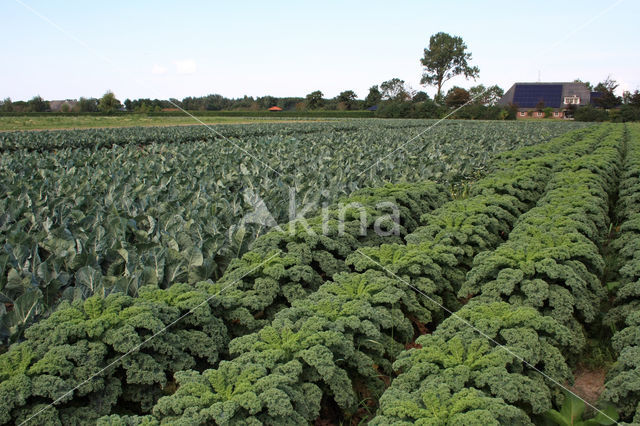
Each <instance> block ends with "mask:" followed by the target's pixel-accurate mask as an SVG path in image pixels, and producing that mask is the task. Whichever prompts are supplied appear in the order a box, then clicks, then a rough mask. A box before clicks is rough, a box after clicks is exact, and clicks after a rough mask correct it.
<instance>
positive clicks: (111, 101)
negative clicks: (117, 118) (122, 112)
mask: <svg viewBox="0 0 640 426" xmlns="http://www.w3.org/2000/svg"><path fill="white" fill-rule="evenodd" d="M121 106H122V105H121V104H120V101H119V100H118V99H116V95H115V94H114V93H113V92H112V91H111V90H108V91H107V93H105V94H104V95H102V97H101V98H100V101H98V109H99V110H100V111H101V112H107V113H110V112H115V111H117V110H118V109H119V108H120V107H121Z"/></svg>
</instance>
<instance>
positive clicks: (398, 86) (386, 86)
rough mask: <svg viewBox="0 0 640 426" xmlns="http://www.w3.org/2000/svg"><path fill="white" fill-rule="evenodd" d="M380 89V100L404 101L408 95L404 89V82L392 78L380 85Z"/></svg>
mask: <svg viewBox="0 0 640 426" xmlns="http://www.w3.org/2000/svg"><path fill="white" fill-rule="evenodd" d="M380 89H382V99H385V100H390V101H405V100H407V99H408V98H409V93H408V91H407V89H406V88H405V87H404V80H400V79H399V78H392V79H391V80H387V81H385V82H383V83H382V84H381V85H380Z"/></svg>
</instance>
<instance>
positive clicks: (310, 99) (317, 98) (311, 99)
mask: <svg viewBox="0 0 640 426" xmlns="http://www.w3.org/2000/svg"><path fill="white" fill-rule="evenodd" d="M322 96H323V95H322V92H321V91H319V90H316V91H314V92H311V93H309V94H308V95H307V108H309V109H318V108H320V107H322V105H323V104H324V99H322Z"/></svg>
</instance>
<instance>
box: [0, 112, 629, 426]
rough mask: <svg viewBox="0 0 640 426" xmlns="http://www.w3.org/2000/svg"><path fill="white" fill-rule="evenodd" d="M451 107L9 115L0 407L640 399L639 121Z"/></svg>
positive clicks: (254, 411)
mask: <svg viewBox="0 0 640 426" xmlns="http://www.w3.org/2000/svg"><path fill="white" fill-rule="evenodd" d="M434 123H435V122H433V121H426V120H389V121H385V120H375V121H373V120H348V121H332V122H326V123H312V122H308V123H277V124H274V123H261V124H251V125H228V126H224V128H223V129H222V128H221V131H223V135H220V134H216V133H212V132H211V131H210V130H207V129H206V128H203V127H164V128H163V127H149V128H126V129H91V130H74V131H51V132H11V133H3V134H0V152H2V156H1V157H0V212H2V213H1V215H0V247H1V249H0V272H1V274H0V297H2V299H3V300H1V301H2V302H3V305H0V315H2V317H1V318H2V328H1V329H0V332H1V333H2V336H1V337H2V339H3V343H4V344H5V345H7V346H6V347H5V353H3V354H2V355H0V381H1V382H0V424H9V423H18V424H19V423H22V422H26V421H29V422H39V423H47V424H59V423H62V424H67V423H69V424H81V423H82V424H84V423H95V422H98V423H100V424H104V425H108V424H109V425H110V424H113V425H115V424H159V423H163V424H164V423H166V424H176V423H178V424H261V423H266V424H309V423H313V422H316V423H317V424H340V423H343V424H344V423H349V424H357V423H359V422H369V423H370V424H375V425H387V424H411V423H416V422H418V423H423V424H564V423H562V422H563V421H564V420H566V419H565V418H566V416H567V410H569V409H570V408H572V407H573V409H574V411H573V415H575V413H576V412H578V414H577V415H578V416H581V415H582V412H581V411H580V408H581V407H582V408H583V409H584V408H585V407H584V405H582V406H581V405H580V404H584V403H582V402H581V401H580V400H577V399H575V398H574V397H572V396H571V394H568V393H566V392H563V388H562V387H561V386H558V385H559V384H560V385H565V386H567V387H569V386H572V385H573V383H574V379H579V378H580V374H581V372H583V371H585V370H586V369H588V370H589V371H592V370H598V371H601V372H603V374H604V373H607V374H606V383H605V384H604V391H603V392H602V393H601V394H600V393H598V395H596V396H595V397H594V398H593V400H590V401H589V400H588V401H589V402H590V403H591V404H593V405H594V406H597V407H598V409H599V410H601V411H602V412H599V413H598V416H599V417H598V420H599V421H600V423H598V424H612V423H610V422H611V420H614V419H618V416H619V417H620V418H621V419H623V420H625V421H632V420H633V418H634V416H636V421H640V411H639V412H638V413H636V410H640V406H639V405H638V403H639V402H640V379H639V377H640V370H638V365H640V358H639V356H638V350H639V349H638V348H640V339H639V338H638V336H639V335H640V328H639V327H640V316H638V307H639V303H640V302H639V301H640V299H639V297H640V291H639V290H638V285H639V284H638V283H639V282H640V281H638V280H639V279H640V269H639V268H638V259H640V225H639V220H640V217H639V216H638V212H639V211H640V205H639V204H638V203H639V202H640V195H639V194H640V184H639V178H640V126H636V125H623V124H619V125H618V124H601V125H595V126H586V125H584V124H580V123H566V122H545V123H541V122H526V123H522V122H464V121H445V122H443V123H440V124H438V125H436V126H434V127H433V128H430V129H429V127H430V126H431V125H433V124H434ZM426 129H429V130H428V131H426V132H425V130H426ZM407 142H408V143H407ZM277 224H280V225H281V226H275V225H277ZM8 345H10V346H8ZM577 382H578V381H577V380H576V383H577ZM576 386H577V385H576ZM576 389H577V388H576ZM577 392H580V390H577ZM581 395H582V394H581ZM571 404H572V405H571ZM567 407H569V408H567ZM576 410H577V411H576ZM586 411H587V412H588V415H593V414H595V413H594V410H593V407H587V410H586ZM607 422H609V423H607Z"/></svg>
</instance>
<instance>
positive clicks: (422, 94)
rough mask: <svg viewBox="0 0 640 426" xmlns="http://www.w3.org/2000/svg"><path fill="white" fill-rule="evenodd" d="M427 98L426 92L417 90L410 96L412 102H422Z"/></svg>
mask: <svg viewBox="0 0 640 426" xmlns="http://www.w3.org/2000/svg"><path fill="white" fill-rule="evenodd" d="M428 99H429V95H428V94H427V92H423V91H419V92H416V94H415V95H413V97H412V98H411V100H412V101H413V102H424V101H426V100H428Z"/></svg>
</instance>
